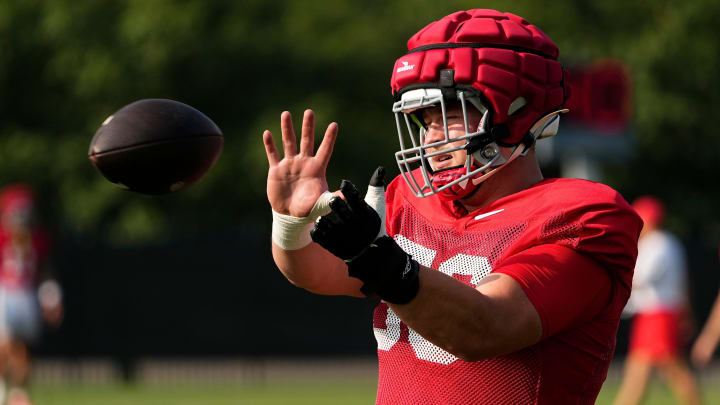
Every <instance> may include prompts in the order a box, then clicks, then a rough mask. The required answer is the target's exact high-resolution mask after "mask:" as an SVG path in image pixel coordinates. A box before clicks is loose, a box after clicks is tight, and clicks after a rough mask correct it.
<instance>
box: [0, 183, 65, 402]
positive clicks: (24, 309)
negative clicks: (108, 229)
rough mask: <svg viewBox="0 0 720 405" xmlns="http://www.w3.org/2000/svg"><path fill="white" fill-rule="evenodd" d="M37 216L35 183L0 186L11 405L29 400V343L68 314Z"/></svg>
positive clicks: (2, 338)
mask: <svg viewBox="0 0 720 405" xmlns="http://www.w3.org/2000/svg"><path fill="white" fill-rule="evenodd" d="M35 219H36V215H35V198H34V195H33V192H32V190H31V189H30V187H28V186H27V185H24V184H12V185H8V186H6V187H4V188H3V189H2V190H0V375H1V376H2V378H3V379H4V383H7V385H8V386H9V390H7V404H8V405H23V404H29V403H30V402H29V399H28V395H27V391H26V384H27V379H28V373H29V368H30V359H29V353H28V345H31V344H33V343H34V342H36V341H37V340H38V338H39V337H40V335H41V332H42V329H41V327H42V322H43V320H44V321H45V322H47V323H48V324H51V325H58V324H59V322H60V321H61V319H62V315H63V313H62V312H63V309H62V297H61V291H60V287H59V285H58V283H57V282H56V281H54V280H53V279H51V278H50V277H49V274H50V273H49V270H48V266H49V258H50V243H49V238H48V236H47V234H46V233H45V232H44V231H43V230H42V229H41V228H40V227H39V226H37V225H36V223H35ZM4 391H5V389H3V390H2V391H1V392H0V393H2V395H3V396H4V395H5V393H4Z"/></svg>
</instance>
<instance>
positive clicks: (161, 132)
mask: <svg viewBox="0 0 720 405" xmlns="http://www.w3.org/2000/svg"><path fill="white" fill-rule="evenodd" d="M222 148H223V134H222V132H221V131H220V128H218V126H217V125H215V123H214V122H212V120H211V119H210V118H208V117H207V116H206V115H205V114H203V113H202V112H200V111H198V110H196V109H195V108H193V107H191V106H189V105H187V104H183V103H180V102H178V101H173V100H167V99H145V100H139V101H136V102H134V103H131V104H128V105H126V106H125V107H123V108H121V109H120V110H118V111H117V112H116V113H115V114H113V115H111V116H109V117H108V118H107V119H106V120H105V122H103V124H102V126H100V129H98V130H97V132H96V133H95V136H93V138H92V141H91V142H90V151H89V152H88V156H89V158H90V161H91V162H92V164H93V165H94V166H95V167H96V168H97V169H98V170H99V171H100V173H102V174H103V176H105V177H106V178H107V179H108V180H110V181H111V182H113V183H116V184H119V185H122V186H125V187H126V188H128V189H129V190H131V191H136V192H139V193H145V194H164V193H170V192H174V191H178V190H181V189H183V188H185V187H187V186H189V185H190V184H192V183H194V182H196V181H197V180H198V179H200V178H201V177H202V176H203V175H204V174H205V173H207V172H208V170H210V168H211V167H212V166H213V165H214V164H215V162H216V161H217V159H218V157H219V156H220V152H222Z"/></svg>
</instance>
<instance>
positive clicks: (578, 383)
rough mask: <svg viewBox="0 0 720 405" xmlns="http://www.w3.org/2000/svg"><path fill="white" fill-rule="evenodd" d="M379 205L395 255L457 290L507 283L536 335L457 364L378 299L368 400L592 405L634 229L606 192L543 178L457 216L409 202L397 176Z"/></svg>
mask: <svg viewBox="0 0 720 405" xmlns="http://www.w3.org/2000/svg"><path fill="white" fill-rule="evenodd" d="M386 198H387V231H388V234H389V235H391V236H393V237H394V238H395V240H396V241H397V242H398V244H399V245H400V246H402V248H403V249H404V250H405V251H407V252H408V253H410V254H412V255H413V257H414V258H415V259H416V260H417V261H418V262H420V263H421V264H423V265H425V266H429V267H431V268H433V269H437V270H439V271H442V272H443V273H446V274H448V275H451V276H453V277H455V278H456V279H458V280H460V281H462V282H464V283H466V284H471V285H475V284H477V283H478V281H479V280H480V279H481V278H483V277H485V276H486V275H487V274H489V273H491V272H493V271H498V272H502V273H505V274H508V275H510V276H512V277H513V278H515V280H516V281H518V283H519V284H520V285H521V286H522V288H523V289H524V291H525V293H526V294H527V296H528V298H529V299H530V301H531V302H532V303H533V304H534V306H535V308H536V309H537V311H538V314H539V315H540V318H541V320H542V324H543V337H542V340H541V341H540V342H539V343H537V344H535V345H533V346H530V347H528V348H525V349H523V350H520V351H517V352H515V353H512V354H509V355H504V356H499V357H495V358H490V359H486V360H482V361H477V362H465V361H462V360H460V359H458V358H456V357H455V356H453V355H452V354H450V353H448V352H446V351H444V350H443V349H441V348H439V347H437V346H435V345H434V344H432V343H430V342H428V341H426V340H425V339H424V338H423V337H422V336H420V335H419V334H418V333H416V332H415V331H413V330H411V329H409V328H408V327H407V326H406V325H405V324H404V323H403V322H402V321H401V320H400V319H399V318H398V317H397V316H396V315H395V314H394V313H393V311H392V310H391V309H390V308H389V307H388V305H386V304H385V303H382V302H381V303H380V304H379V305H378V306H377V308H376V309H375V315H374V330H375V337H376V339H377V342H378V358H379V381H378V394H377V403H378V404H383V405H387V404H512V405H518V404H553V405H555V404H593V403H594V402H595V398H596V397H597V394H598V392H599V391H600V388H601V386H602V383H603V381H604V380H605V376H606V374H607V369H608V366H609V364H610V360H611V358H612V355H613V352H614V349H615V335H616V332H617V327H618V322H619V317H620V312H621V311H622V308H623V307H624V306H625V303H626V302H627V299H628V297H629V295H630V286H631V283H632V271H633V267H634V264H635V259H636V256H637V238H638V234H639V232H640V227H641V222H640V219H639V218H638V217H637V215H636V214H635V213H634V211H633V210H632V209H631V208H630V206H629V205H628V204H627V203H626V202H625V200H623V198H622V197H621V196H620V195H619V194H618V193H617V192H615V191H614V190H612V189H611V188H609V187H607V186H604V185H602V184H598V183H593V182H589V181H585V180H575V179H551V180H544V181H542V182H540V183H538V184H536V185H535V186H533V187H531V188H529V189H526V190H523V191H521V192H519V193H516V194H513V195H510V196H507V197H504V198H502V199H500V200H497V201H495V202H494V203H492V204H490V205H489V206H487V207H484V208H482V209H481V210H478V211H475V212H471V213H469V214H466V215H463V214H459V213H458V210H456V209H453V207H452V202H445V201H442V200H440V199H439V198H437V196H431V197H428V198H421V199H419V198H416V197H415V196H413V195H412V193H411V192H410V191H409V190H408V188H407V185H406V184H405V183H404V182H403V181H402V179H399V178H396V179H395V180H394V181H393V182H392V183H391V184H390V186H389V187H388V191H387V197H386ZM598 284H602V285H604V287H602V288H600V287H598V286H597V285H598ZM599 288H600V289H599ZM590 290H592V291H593V293H592V294H588V291H590ZM598 291H599V292H601V293H600V294H598V293H597V292H598ZM588 295H592V296H591V297H588ZM570 308H571V309H570ZM568 314H570V315H568Z"/></svg>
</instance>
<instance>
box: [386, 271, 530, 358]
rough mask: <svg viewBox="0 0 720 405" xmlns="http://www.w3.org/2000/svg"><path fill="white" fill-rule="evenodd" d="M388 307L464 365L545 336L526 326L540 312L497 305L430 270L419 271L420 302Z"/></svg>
mask: <svg viewBox="0 0 720 405" xmlns="http://www.w3.org/2000/svg"><path fill="white" fill-rule="evenodd" d="M497 277H501V276H493V275H491V276H488V277H487V278H488V279H489V280H488V281H490V282H493V279H494V278H497ZM502 282H503V283H507V282H508V281H507V280H502ZM513 294H516V293H513ZM512 298H513V299H516V298H515V297H512ZM519 299H526V298H525V297H518V301H519ZM389 305H390V306H391V307H392V309H393V311H394V312H395V313H396V314H397V315H398V317H400V319H402V320H403V322H405V323H406V324H407V325H408V326H409V327H410V328H412V329H413V330H415V331H416V332H418V333H419V334H420V335H422V336H423V337H424V338H426V339H427V340H429V341H431V342H433V343H434V344H435V345H437V346H439V347H441V348H443V349H444V350H446V351H448V352H450V353H452V354H453V355H455V356H457V357H459V358H461V359H463V360H465V361H477V360H481V359H485V358H489V357H493V356H497V355H500V354H505V353H510V352H513V351H516V350H519V349H522V348H524V347H527V346H529V345H531V344H534V343H535V342H537V341H538V340H539V338H540V334H541V332H542V329H541V327H539V326H538V328H524V327H523V326H522V325H524V323H525V322H527V320H528V319H529V317H532V316H536V314H529V313H527V312H526V311H525V310H524V309H522V308H523V307H519V308H520V309H518V307H512V308H515V309H514V310H512V309H510V310H509V309H508V306H507V305H497V300H496V298H495V297H493V296H492V295H488V294H485V293H483V292H482V291H479V290H477V289H474V288H472V287H471V286H469V285H466V284H464V283H461V282H459V281H458V280H455V279H454V278H452V277H449V276H447V275H445V274H443V273H441V272H439V271H435V270H432V269H428V268H426V267H423V268H422V269H421V271H420V289H419V291H418V294H417V296H416V297H415V299H413V300H412V301H411V302H410V303H408V304H404V305H396V304H389ZM538 322H539V321H538Z"/></svg>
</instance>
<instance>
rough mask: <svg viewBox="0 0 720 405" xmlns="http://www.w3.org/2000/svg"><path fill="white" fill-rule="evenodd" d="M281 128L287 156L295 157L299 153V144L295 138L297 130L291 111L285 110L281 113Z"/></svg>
mask: <svg viewBox="0 0 720 405" xmlns="http://www.w3.org/2000/svg"><path fill="white" fill-rule="evenodd" d="M280 130H281V131H282V141H283V150H284V151H285V157H286V158H289V157H293V156H295V155H297V144H296V140H295V130H294V129H293V125H292V115H290V112H289V111H283V112H282V114H280Z"/></svg>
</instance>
